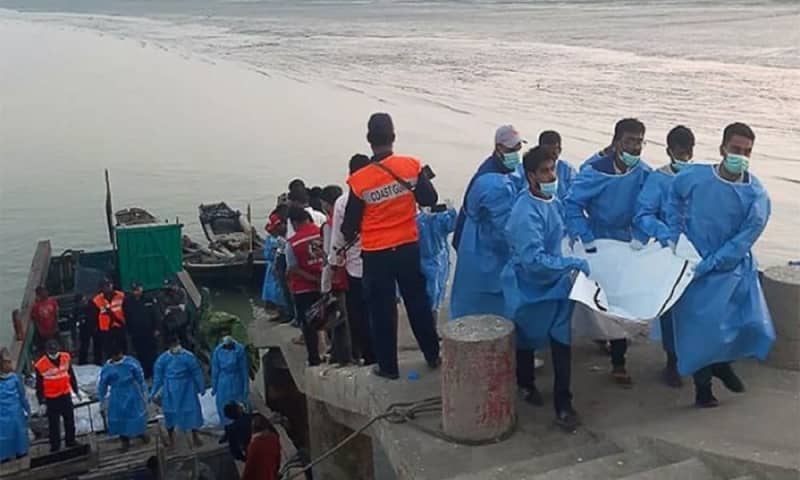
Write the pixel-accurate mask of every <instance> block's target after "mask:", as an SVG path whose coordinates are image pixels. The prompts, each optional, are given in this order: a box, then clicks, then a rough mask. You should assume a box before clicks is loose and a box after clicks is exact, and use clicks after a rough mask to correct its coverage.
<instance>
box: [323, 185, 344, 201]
mask: <svg viewBox="0 0 800 480" xmlns="http://www.w3.org/2000/svg"><path fill="white" fill-rule="evenodd" d="M341 196H342V187H340V186H339V185H328V186H327V187H325V188H323V189H322V194H321V195H320V198H321V199H322V201H324V202H325V203H327V204H329V205H333V204H334V202H336V199H337V198H339V197H341Z"/></svg>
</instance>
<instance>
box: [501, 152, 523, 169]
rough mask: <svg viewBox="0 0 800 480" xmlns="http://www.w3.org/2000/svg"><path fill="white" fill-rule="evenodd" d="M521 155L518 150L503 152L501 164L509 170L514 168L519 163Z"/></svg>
mask: <svg viewBox="0 0 800 480" xmlns="http://www.w3.org/2000/svg"><path fill="white" fill-rule="evenodd" d="M520 157H521V155H520V154H519V152H508V153H504V154H503V166H505V167H506V168H507V169H509V170H514V169H516V168H517V165H519V163H520Z"/></svg>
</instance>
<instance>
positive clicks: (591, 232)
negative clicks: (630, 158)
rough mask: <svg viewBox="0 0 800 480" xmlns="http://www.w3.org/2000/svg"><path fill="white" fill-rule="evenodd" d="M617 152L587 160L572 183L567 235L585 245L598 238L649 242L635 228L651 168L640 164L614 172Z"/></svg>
mask: <svg viewBox="0 0 800 480" xmlns="http://www.w3.org/2000/svg"><path fill="white" fill-rule="evenodd" d="M614 155H615V154H614V153H612V154H610V155H606V156H598V157H595V158H594V159H590V160H587V162H586V163H585V164H584V165H583V166H582V167H581V170H580V172H578V175H577V176H576V177H575V180H574V181H573V183H572V188H571V190H570V192H569V194H568V195H567V198H566V200H565V202H564V209H565V213H566V222H567V232H568V234H569V236H570V238H572V239H573V240H575V239H577V238H580V239H581V241H582V242H583V243H584V244H587V243H589V242H593V241H594V240H595V239H597V238H609V239H612V240H620V241H623V242H629V241H631V240H632V239H634V238H635V239H637V240H639V241H641V242H642V243H646V242H647V236H646V235H645V234H644V233H643V232H641V231H639V229H638V228H636V227H634V226H633V216H634V213H635V211H636V199H637V198H638V196H639V192H640V191H641V190H642V186H644V183H645V181H646V180H647V177H648V175H649V174H650V171H651V169H650V167H649V166H647V164H645V163H644V162H639V163H638V164H636V165H635V166H634V167H633V168H630V169H628V171H627V172H625V173H623V174H618V173H615V172H614Z"/></svg>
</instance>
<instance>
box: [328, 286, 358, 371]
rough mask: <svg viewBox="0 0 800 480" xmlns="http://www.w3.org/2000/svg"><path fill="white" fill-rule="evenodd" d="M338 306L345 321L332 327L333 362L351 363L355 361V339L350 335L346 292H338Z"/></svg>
mask: <svg viewBox="0 0 800 480" xmlns="http://www.w3.org/2000/svg"><path fill="white" fill-rule="evenodd" d="M336 302H337V306H338V308H339V309H340V311H341V312H342V317H343V321H342V322H341V323H339V324H338V325H336V326H335V327H333V328H331V331H330V336H331V362H332V363H341V364H344V363H350V362H352V361H353V341H352V339H351V337H350V324H349V318H348V317H347V307H346V304H345V292H343V291H342V292H338V293H336Z"/></svg>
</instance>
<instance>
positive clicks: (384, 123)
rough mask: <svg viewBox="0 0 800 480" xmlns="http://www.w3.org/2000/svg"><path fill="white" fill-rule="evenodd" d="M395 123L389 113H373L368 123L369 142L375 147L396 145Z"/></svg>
mask: <svg viewBox="0 0 800 480" xmlns="http://www.w3.org/2000/svg"><path fill="white" fill-rule="evenodd" d="M394 139H395V136H394V122H393V121H392V117H391V116H390V115H389V114H388V113H373V114H372V115H371V116H370V117H369V121H368V122H367V141H368V142H369V144H370V145H372V146H373V147H383V146H387V145H391V144H393V143H394Z"/></svg>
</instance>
